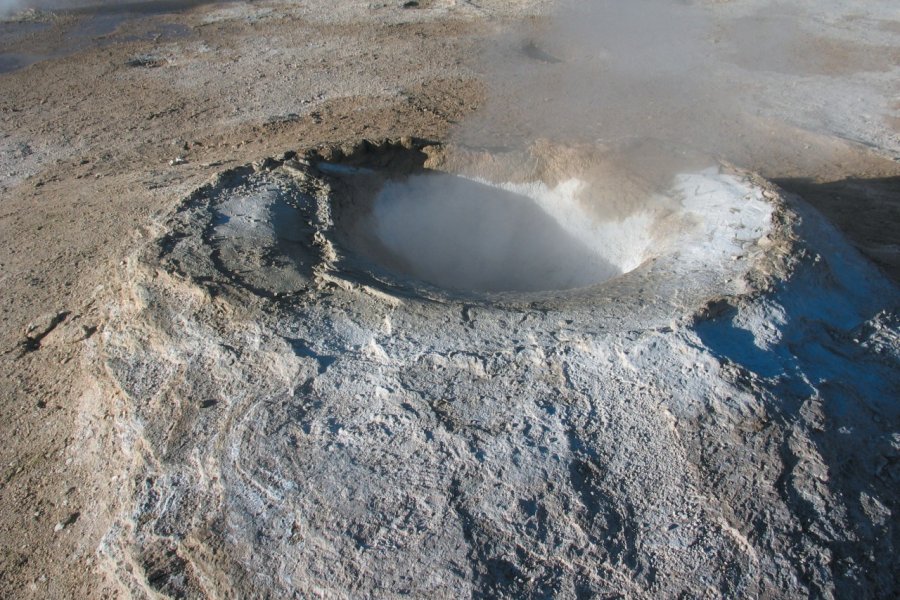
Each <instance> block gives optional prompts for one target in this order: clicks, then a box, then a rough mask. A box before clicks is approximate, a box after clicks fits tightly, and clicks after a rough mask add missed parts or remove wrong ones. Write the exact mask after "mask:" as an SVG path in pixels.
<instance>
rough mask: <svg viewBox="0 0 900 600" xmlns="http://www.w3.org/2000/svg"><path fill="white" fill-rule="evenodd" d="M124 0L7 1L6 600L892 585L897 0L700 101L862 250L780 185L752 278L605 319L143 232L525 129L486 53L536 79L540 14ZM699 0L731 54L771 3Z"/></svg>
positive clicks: (472, 8) (472, 7)
mask: <svg viewBox="0 0 900 600" xmlns="http://www.w3.org/2000/svg"><path fill="white" fill-rule="evenodd" d="M146 4H148V5H152V7H153V8H154V9H155V10H144V11H143V12H141V13H140V14H135V13H134V12H129V11H131V10H133V8H130V9H129V8H126V9H122V8H115V5H112V4H110V5H105V7H104V8H102V9H97V8H96V7H95V8H94V9H91V10H79V11H74V12H57V13H48V12H29V13H23V14H21V15H19V16H14V17H12V18H10V20H8V21H7V22H4V23H2V24H0V28H2V29H0V50H2V52H3V61H2V62H0V68H2V70H3V71H4V72H3V73H2V74H0V86H2V90H3V94H2V95H0V115H2V117H0V118H2V124H3V125H2V133H0V175H2V179H0V187H2V196H0V228H2V232H3V235H2V236H0V282H2V285H3V293H2V295H0V302H2V312H0V350H2V357H0V371H2V377H0V427H2V435H3V439H4V440H5V444H4V445H3V446H2V448H0V465H2V469H3V470H2V479H0V485H2V493H0V547H2V555H0V588H2V590H3V592H4V595H5V596H11V597H70V596H77V597H80V596H87V597H104V596H105V597H118V596H127V595H129V594H130V595H134V596H137V597H143V596H152V595H153V594H155V593H163V594H169V595H172V596H176V597H177V596H179V595H188V596H201V595H203V594H206V595H209V596H214V597H217V596H229V595H246V594H247V593H249V592H248V590H254V591H256V592H257V593H259V590H271V594H272V595H273V596H279V597H281V596H284V595H286V594H287V593H288V592H289V591H298V592H299V593H300V595H301V596H303V595H316V594H319V595H324V596H328V597H331V596H340V595H366V594H372V595H390V594H400V593H403V592H404V591H406V592H407V593H412V594H414V595H419V596H421V595H430V596H457V595H459V594H460V593H462V594H464V595H465V594H469V595H487V596H504V595H505V596H508V597H520V596H522V595H534V596H541V595H547V594H551V595H559V596H561V597H570V596H571V597H579V596H580V597H590V596H592V595H593V596H598V597H603V596H604V595H607V596H608V595H612V594H620V595H625V596H628V597H643V596H659V595H665V596H668V595H677V594H678V593H682V592H685V593H687V594H689V595H694V596H702V595H709V596H734V595H759V596H766V597H788V596H791V597H793V596H796V595H815V596H825V597H828V596H838V597H843V596H847V595H851V594H857V595H860V596H862V597H890V596H892V595H894V594H896V590H897V585H898V584H897V582H896V581H895V579H896V574H895V573H894V571H895V569H894V568H893V565H894V563H895V562H896V559H895V547H896V544H897V543H898V542H897V532H896V525H895V521H896V519H895V518H894V517H893V515H894V514H895V513H896V510H897V506H896V498H897V497H898V495H897V472H896V468H897V462H896V461H897V455H898V442H897V439H896V435H897V433H896V432H897V423H898V421H897V408H896V401H895V398H896V397H897V390H898V344H900V342H898V323H897V318H896V308H897V290H896V287H895V286H894V284H893V283H891V277H893V278H896V275H897V272H898V271H897V268H898V264H900V263H898V260H897V244H898V241H897V234H896V231H900V228H898V227H897V226H896V223H897V222H898V218H897V216H898V207H897V198H898V193H897V190H898V183H897V182H898V176H900V164H898V162H897V160H896V159H897V158H898V156H900V154H898V142H897V139H898V137H897V120H896V118H897V114H896V110H897V106H896V105H891V101H892V100H891V99H892V98H896V81H897V78H896V74H895V72H893V71H891V69H892V64H896V61H894V62H893V63H891V61H887V63H885V57H890V56H895V54H892V53H895V52H896V51H897V46H898V42H897V21H896V15H893V16H892V13H891V11H890V10H891V9H890V5H889V4H890V3H879V2H875V3H872V5H871V6H870V7H869V8H868V9H867V10H868V11H869V12H860V11H859V10H857V9H854V8H853V7H849V8H848V7H847V6H845V4H846V3H843V2H840V1H838V0H835V1H833V2H829V3H827V6H826V7H825V8H824V9H822V10H821V12H820V13H817V14H816V15H814V17H815V18H812V19H810V20H809V23H810V24H809V25H806V26H804V28H801V29H800V30H798V31H791V32H790V34H791V35H790V36H788V37H786V38H779V39H780V40H781V43H787V42H785V39H786V40H788V42H790V41H791V40H799V41H800V42H801V43H800V44H799V50H798V51H797V52H796V53H794V54H792V56H794V55H795V56H798V57H800V58H798V59H797V60H795V61H794V62H789V63H788V67H789V68H785V67H784V63H779V64H778V65H775V66H774V67H771V68H768V67H767V65H765V64H760V61H761V60H762V59H760V58H759V57H757V58H755V59H754V58H752V57H751V58H748V59H746V60H744V61H743V62H742V61H741V60H734V61H733V65H734V68H735V70H734V71H729V73H731V75H732V76H733V77H735V78H736V81H738V82H739V83H740V84H741V85H743V86H745V87H746V89H747V90H748V93H753V94H755V95H757V96H758V99H759V100H760V101H759V103H758V106H759V107H760V108H759V110H757V111H756V112H754V113H753V114H748V115H746V117H745V118H744V119H741V120H740V122H737V123H718V124H717V126H718V127H732V128H734V133H735V135H734V136H733V139H734V140H736V141H735V143H734V145H733V146H731V147H724V148H723V149H722V150H721V152H720V155H721V158H724V159H726V160H729V161H731V162H733V163H736V164H738V165H739V166H740V167H742V168H745V169H749V170H751V171H756V172H759V173H761V174H762V175H763V176H764V177H767V178H769V179H772V180H775V181H776V182H777V183H778V184H779V185H781V186H782V187H783V188H785V189H787V190H788V191H789V192H794V193H798V194H800V195H802V196H803V198H804V199H805V200H806V201H808V202H809V203H811V204H812V205H813V206H815V207H816V208H817V209H818V210H820V211H822V213H824V214H825V215H826V216H827V217H828V218H829V219H831V220H832V222H833V223H834V224H836V225H837V227H838V228H839V229H840V231H841V232H843V234H844V235H846V236H847V237H848V238H849V240H850V241H851V242H852V243H853V244H854V245H855V246H856V248H858V249H859V250H861V251H862V252H864V253H865V254H866V255H867V256H868V257H869V258H870V259H872V260H874V261H876V262H877V263H878V265H879V266H880V268H881V269H882V271H879V270H878V268H879V267H873V266H872V265H870V264H869V263H867V262H866V261H865V260H864V259H862V258H861V257H859V256H858V255H857V254H856V250H855V249H853V248H851V247H850V246H849V245H847V244H845V242H843V241H842V239H841V237H840V235H839V234H838V233H837V232H836V230H834V229H832V227H831V225H829V224H828V223H825V222H823V221H821V220H820V218H819V217H818V216H817V213H815V212H813V211H810V209H809V208H807V206H806V205H805V204H803V203H802V202H799V201H796V200H791V198H792V196H790V195H787V196H785V197H784V198H785V199H786V201H787V203H788V205H789V206H790V209H791V214H793V215H795V216H796V219H793V218H792V220H791V223H792V225H791V230H790V232H787V233H784V235H785V236H786V237H785V240H788V238H789V239H790V242H789V243H788V242H787V241H785V244H786V245H784V246H779V247H783V248H789V250H790V252H789V254H788V255H787V256H786V257H785V256H779V257H777V258H778V260H777V261H776V262H777V263H778V264H779V265H781V266H780V267H779V269H777V270H776V271H773V272H768V271H767V272H766V274H767V276H766V277H764V278H762V279H760V280H759V281H758V282H756V283H758V286H757V287H754V285H756V284H754V285H751V286H750V287H749V288H730V287H728V286H726V287H725V288H724V289H723V290H722V293H724V294H725V295H726V296H727V297H726V298H719V296H721V295H722V294H712V293H711V294H709V297H705V298H700V299H699V300H702V301H697V302H683V303H680V304H678V305H677V307H676V308H672V309H671V310H669V311H668V312H666V318H665V319H660V318H658V317H657V318H654V319H650V320H643V318H642V317H640V316H635V317H634V318H633V319H630V320H629V319H627V318H626V319H624V321H623V323H622V324H621V325H616V326H612V325H610V324H609V323H606V324H604V322H603V314H604V313H602V312H600V313H598V314H594V311H591V310H590V306H591V305H590V304H589V303H587V304H585V302H586V301H585V300H584V299H583V298H581V299H579V300H578V302H574V301H573V302H572V303H570V304H566V305H565V306H558V305H549V306H543V307H541V306H537V307H529V308H527V309H524V308H522V307H521V306H519V307H510V306H507V305H502V304H494V303H492V302H489V301H485V300H484V299H480V300H478V301H468V300H467V301H459V300H458V299H451V300H447V301H443V302H433V301H427V302H426V301H424V300H420V299H417V298H418V295H421V294H419V293H418V292H417V293H416V294H418V295H415V296H414V297H413V298H412V299H409V297H408V294H407V297H406V298H405V299H404V298H403V297H402V294H401V299H400V300H399V301H398V300H397V294H396V291H395V290H393V288H387V290H385V289H384V288H381V287H379V286H359V285H358V284H353V285H340V282H341V281H343V279H342V278H341V277H337V278H336V280H334V281H332V283H331V284H328V285H325V286H324V287H322V286H320V285H319V284H320V283H321V282H322V281H325V280H322V279H321V275H322V273H321V272H318V273H313V272H311V271H310V272H305V271H302V270H301V271H298V272H299V273H300V274H299V275H297V274H294V275H291V277H295V281H296V282H297V283H298V287H297V288H296V289H294V290H293V291H294V292H295V293H294V294H293V295H291V296H290V297H289V298H287V299H285V298H279V297H274V296H273V295H272V294H260V293H259V291H260V290H254V289H248V288H246V287H242V286H239V285H237V286H236V285H235V284H234V281H231V280H228V281H222V280H220V279H221V277H222V272H221V271H220V270H216V269H213V270H212V271H210V272H209V273H206V274H203V273H200V272H199V271H197V269H199V268H200V267H199V266H198V265H200V264H201V263H200V262H194V261H187V262H186V264H187V265H188V266H187V267H179V266H178V264H175V263H173V262H172V261H171V260H170V259H171V256H170V255H167V252H169V251H171V252H175V250H176V248H175V247H174V246H173V247H171V248H170V247H169V246H166V240H167V239H168V240H170V241H171V240H172V239H173V238H172V237H171V234H172V232H173V231H177V230H178V227H179V221H178V220H179V219H182V220H183V218H184V217H185V215H186V213H185V212H184V211H185V206H188V207H190V203H188V205H184V204H182V201H183V200H184V199H185V198H188V197H192V198H193V200H192V202H194V203H195V204H197V203H199V204H198V205H197V206H199V207H201V208H204V210H205V206H206V205H204V204H203V202H206V203H207V204H209V203H211V202H219V201H221V200H222V198H221V197H219V196H215V197H213V196H207V197H206V198H205V199H203V198H200V197H199V196H197V195H194V196H191V194H192V192H193V191H194V190H196V189H197V188H199V187H200V186H201V185H203V184H204V182H206V181H208V180H210V178H213V177H214V176H216V175H217V174H219V173H222V172H225V171H227V170H229V169H234V168H240V167H242V166H243V165H250V164H252V163H254V162H255V163H257V165H260V164H261V163H260V161H262V160H263V159H265V158H266V157H277V158H278V159H279V160H283V158H284V152H286V151H290V150H301V151H302V150H305V149H309V148H317V147H325V146H328V147H330V146H331V145H338V146H340V144H345V145H347V144H356V143H357V142H358V141H359V140H361V139H363V138H366V139H371V140H380V139H388V138H390V139H399V138H400V137H402V136H410V137H412V138H414V139H416V140H425V141H446V140H448V139H450V138H452V137H454V136H459V137H466V136H469V137H471V136H472V133H471V127H469V128H468V129H467V128H466V124H467V123H471V122H477V120H478V119H479V116H478V115H480V114H486V113H484V112H483V111H484V110H485V109H488V111H490V110H496V107H497V106H498V105H499V106H510V107H511V109H510V112H511V114H510V115H509V120H510V123H511V126H510V127H504V128H503V132H502V134H503V135H502V136H500V135H499V134H498V136H497V137H498V139H499V138H500V137H502V138H503V144H501V145H504V146H516V145H517V143H520V142H522V141H526V142H530V141H531V140H529V137H530V136H531V134H532V133H533V132H532V131H530V130H529V127H528V125H527V123H526V122H525V120H523V119H517V118H516V117H517V115H516V114H515V110H516V107H518V106H519V105H518V104H516V103H513V102H510V103H505V102H504V101H503V98H504V96H503V88H502V87H501V88H500V89H499V90H498V89H497V88H495V87H492V83H493V80H494V79H495V78H496V77H495V73H494V72H493V71H492V70H491V68H490V67H486V66H485V64H484V63H483V61H482V59H483V57H484V56H486V55H489V54H490V53H491V52H496V49H497V47H499V48H500V49H501V50H504V51H507V52H511V53H513V54H514V55H515V56H516V57H517V60H518V57H519V56H520V55H521V56H522V57H524V58H521V60H523V61H529V60H533V61H536V63H539V64H542V65H543V64H548V61H549V59H548V58H547V57H545V56H544V55H542V54H540V53H536V52H535V51H534V50H533V48H534V46H533V45H529V40H532V39H538V40H539V39H540V32H541V31H542V28H544V27H546V26H547V25H546V24H547V23H548V22H549V15H550V14H551V12H552V10H553V9H554V5H553V3H550V2H537V1H525V0H523V1H521V2H480V3H473V2H462V1H459V2H455V1H450V0H448V1H437V0H435V1H420V2H418V3H415V4H413V3H405V4H409V6H404V3H401V2H387V3H370V2H341V3H331V2H305V3H294V2H285V1H262V2H253V3H246V2H232V3H221V4H216V3H191V6H189V7H188V8H187V9H186V10H183V11H181V12H177V13H176V12H172V9H173V5H172V4H167V3H146ZM697 4H699V5H701V7H702V9H703V10H708V11H711V12H712V14H714V15H715V16H716V18H717V19H719V20H720V22H721V23H723V24H724V25H723V28H724V31H725V33H726V34H728V33H731V34H734V32H735V31H738V32H740V33H741V35H736V34H735V39H738V40H739V41H738V43H737V45H738V46H739V47H740V48H748V47H753V44H752V43H751V42H752V41H753V40H754V39H757V38H754V36H753V35H751V34H752V33H753V32H754V31H757V32H758V31H771V28H772V27H774V26H773V25H772V23H773V22H779V21H778V19H775V18H774V17H772V18H769V17H766V14H768V13H759V12H754V11H758V10H760V7H762V6H763V3H761V2H749V1H748V2H730V3H717V2H711V3H708V5H706V4H704V3H697ZM882 4H884V5H883V6H882ZM854 11H856V12H854ZM761 15H762V16H761ZM775 16H777V17H778V18H782V19H783V18H787V17H793V16H794V15H775ZM766 27H769V29H768V30H767V29H766ZM776 30H777V31H781V29H780V28H778V27H776ZM748 32H749V33H748ZM742 36H743V37H742ZM745 38H747V39H745ZM788 45H791V44H788ZM791 47H792V48H793V46H791ZM741 56H744V55H741ZM810 57H813V58H810ZM550 58H553V57H550ZM563 58H564V59H566V58H567V57H566V56H563ZM763 58H764V57H763ZM797 81H802V82H804V85H805V87H804V86H797V85H794V83H795V82H797ZM835 81H837V82H840V84H841V85H840V86H838V87H834V86H832V85H831V84H832V83H833V82H835ZM801 88H802V89H805V90H807V91H808V90H813V91H816V90H818V91H819V96H818V104H817V105H816V106H815V107H813V108H810V105H809V104H804V103H802V102H800V101H799V100H805V99H807V97H805V96H803V95H802V94H801V92H800V91H798V90H800V89H801ZM507 89H509V88H507ZM829 94H830V95H829ZM893 101H895V100H893ZM522 110H523V113H524V112H525V109H524V108H523V109H522ZM472 119H475V121H472ZM497 122H498V121H497V120H493V121H490V123H497ZM460 126H462V127H463V129H464V130H465V131H464V132H463V133H464V134H463V133H455V132H459V131H460V130H459V129H458V128H459V127H460ZM488 130H489V129H488V128H485V131H488ZM562 133H564V134H565V136H566V138H567V141H572V142H575V141H587V142H591V143H595V142H596V137H597V135H596V133H597V132H596V131H591V128H590V127H588V126H584V127H581V128H579V129H578V130H577V131H571V130H570V131H564V132H562ZM737 140H740V141H737ZM668 141H669V142H671V140H668ZM276 163H277V161H275V162H273V163H271V164H268V165H266V164H262V165H261V166H260V168H259V171H260V173H265V172H267V169H268V170H271V169H276V168H283V167H280V166H278V165H277V164H276ZM217 181H218V185H219V187H221V186H222V184H223V182H225V183H227V181H226V180H223V179H222V178H221V177H220V178H219V179H218V180H217ZM241 185H244V182H242V183H241ZM761 185H762V184H761ZM226 187H227V186H226ZM208 189H219V188H217V187H214V188H208ZM778 194H780V192H779V193H778ZM778 197H781V196H780V195H779V196H778ZM195 208H196V207H195ZM179 211H180V212H179ZM198 218H199V217H198ZM166 236H169V237H168V238H167V237H166ZM185 239H188V240H189V239H190V237H189V236H188V237H186V238H185ZM209 241H210V240H207V241H206V242H209ZM206 242H204V243H206ZM203 247H204V246H203V244H201V246H200V248H201V250H202V248H203ZM209 247H211V246H209ZM199 254H203V252H202V251H201V252H200V253H199ZM769 256H770V258H772V257H771V255H769ZM198 260H199V259H198ZM773 260H774V258H773ZM184 262H185V261H183V260H182V263H184ZM714 266H715V265H714ZM192 269H193V270H192ZM754 269H756V267H754V268H752V269H749V270H748V271H747V273H755V272H757V270H754ZM714 270H716V272H719V271H718V270H717V269H714ZM204 277H206V279H205V280H204V279H203V278H204ZM317 277H318V278H319V279H317ZM326 279H327V278H326ZM345 279H346V278H345ZM751 279H753V278H752V277H751ZM310 282H318V283H316V284H315V285H313V284H312V283H310ZM751 283H753V282H752V281H751ZM301 290H303V292H302V293H301ZM281 291H283V290H281ZM751 291H755V293H749V292H751ZM713 296H716V301H714V302H712V303H710V302H708V301H707V300H710V299H713V298H712V297H713ZM629 298H631V297H629ZM676 299H677V298H676ZM695 300H697V299H696V298H695ZM624 302H630V300H628V299H627V298H626V300H624ZM607 304H610V305H615V306H619V307H621V306H622V303H621V302H620V303H619V304H616V303H615V302H613V303H610V302H607ZM651 304H652V303H651Z"/></svg>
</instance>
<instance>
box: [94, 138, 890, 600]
mask: <svg viewBox="0 0 900 600" xmlns="http://www.w3.org/2000/svg"><path fill="white" fill-rule="evenodd" d="M126 278H127V281H126V282H125V284H126V285H125V288H126V290H128V293H127V295H126V296H125V297H123V300H122V304H121V307H120V309H119V310H120V313H119V314H118V315H116V316H115V318H114V319H113V321H112V323H111V324H110V325H109V326H108V327H107V328H106V329H105V331H104V333H103V336H104V337H103V341H102V344H101V345H100V348H99V351H100V352H101V353H102V356H103V363H104V365H105V368H106V376H108V378H109V379H110V380H111V381H112V382H114V384H115V385H116V386H117V389H119V390H121V393H120V396H121V398H120V400H119V402H120V406H119V407H118V411H117V416H116V419H117V423H118V426H119V429H120V431H121V435H122V439H123V440H124V443H125V445H126V447H127V449H128V452H129V456H130V458H131V460H132V466H131V477H130V478H128V480H127V484H126V485H125V487H124V489H123V492H124V494H125V498H126V500H125V501H123V503H122V506H121V511H120V514H119V515H118V517H117V519H116V525H115V526H114V527H113V529H112V530H111V531H110V532H109V533H108V535H107V536H106V538H105V540H104V542H103V545H102V554H103V556H104V558H105V559H106V563H107V565H108V568H109V570H110V572H111V573H112V574H113V575H114V576H115V577H116V578H117V579H118V580H119V581H121V582H122V584H123V585H124V586H126V587H127V588H129V589H131V590H132V591H133V592H135V593H136V594H138V595H140V594H149V593H152V592H159V593H163V594H168V595H171V596H174V597H230V596H232V595H237V596H241V595H247V594H250V592H249V590H256V592H259V591H260V590H266V593H267V594H269V595H270V596H271V597H273V598H276V597H277V598H282V597H324V598H335V597H397V596H412V597H419V598H463V597H489V598H549V597H553V598H592V597H600V598H607V597H628V598H636V597H645V596H647V594H650V597H660V598H666V597H676V596H678V595H680V594H683V595H686V596H688V597H706V596H722V597H732V598H733V597H761V596H762V597H792V596H804V597H805V596H807V595H813V596H821V597H832V596H841V595H842V594H843V593H845V592H846V591H847V590H851V589H852V590H860V589H862V590H867V591H868V593H869V594H870V595H873V596H877V595H879V594H880V593H881V592H884V590H888V589H893V588H892V587H891V586H893V585H894V584H893V581H894V578H896V573H894V572H892V571H893V569H892V565H891V564H890V562H891V561H885V560H883V559H881V560H880V559H878V557H879V556H890V555H891V553H892V552H893V548H894V546H895V545H896V543H897V538H896V536H897V533H896V531H895V529H896V528H895V527H894V526H893V525H892V522H894V521H893V517H891V514H892V513H891V509H890V507H889V506H886V505H885V504H883V502H884V501H885V499H890V498H896V497H897V496H896V491H897V481H898V477H897V476H898V471H897V462H896V461H897V456H898V451H900V443H898V440H897V436H896V434H895V433H892V432H891V430H890V428H889V427H888V426H887V425H884V423H891V422H896V420H897V407H896V402H894V401H892V399H895V398H896V393H897V389H898V387H897V386H898V365H900V358H898V348H900V344H898V340H897V335H896V332H897V331H898V328H897V325H896V317H895V316H894V315H892V314H889V313H885V312H879V311H878V310H877V309H876V308H875V307H878V306H883V305H884V301H885V299H891V298H893V299H896V297H897V291H896V288H895V287H893V286H892V285H891V284H890V283H889V282H888V281H886V280H885V279H884V278H883V277H882V276H881V275H880V274H879V273H877V271H875V269H874V267H871V266H870V265H869V264H868V263H866V262H865V261H864V260H862V259H861V258H860V257H859V256H858V255H857V254H856V251H855V250H853V249H852V248H851V247H850V246H849V245H847V244H846V243H845V242H844V241H843V240H842V238H841V237H840V236H838V235H835V234H834V232H833V231H832V230H831V229H830V225H828V224H827V223H825V222H824V221H823V220H822V219H821V218H820V217H819V216H818V215H817V214H816V213H814V212H813V211H811V210H810V209H808V208H807V207H806V205H805V204H803V202H802V201H800V200H799V199H797V198H793V197H788V196H786V195H785V194H783V193H782V192H781V191H779V190H778V189H777V188H776V187H774V186H773V185H771V184H770V183H768V182H766V181H764V180H762V179H761V178H759V177H757V176H755V175H753V174H751V173H747V172H744V171H742V170H740V169H738V168H735V167H731V166H728V165H723V164H718V163H716V162H715V161H714V160H712V159H708V158H706V157H700V156H693V155H688V154H687V153H682V152H678V151H673V150H671V149H662V148H657V147H652V146H650V145H648V144H643V145H636V146H634V147H629V148H615V149H610V148H606V147H601V146H583V145H570V146H569V145H561V144H556V143H550V142H539V143H536V144H535V145H534V146H532V147H531V148H529V149H527V150H525V151H516V152H513V151H487V150H479V149H471V148H462V147H455V146H443V145H440V144H433V143H429V142H425V141H421V140H413V139H408V138H404V139H402V140H387V141H378V142H373V141H361V142H359V143H356V144H349V145H345V146H341V147H322V148H314V149H311V150H308V151H305V152H300V153H293V152H291V153H287V154H285V155H283V156H280V157H278V158H270V159H266V160H261V161H259V162H257V163H254V164H252V165H247V166H245V167H240V168H236V169H232V170H229V171H225V172H223V173H221V174H220V175H218V176H217V177H216V178H215V179H214V180H213V181H211V182H209V183H208V184H207V185H205V186H203V187H201V188H200V189H198V190H196V191H195V192H194V193H192V194H191V195H190V196H189V197H188V198H186V199H185V200H184V202H183V203H182V204H181V206H180V207H179V208H178V210H177V211H176V212H175V213H174V214H173V215H171V216H170V217H169V218H168V220H167V221H166V222H165V223H164V224H162V225H161V227H160V231H159V232H158V235H157V236H156V238H155V239H154V240H153V241H151V242H150V243H148V244H147V245H146V246H145V248H144V249H143V250H142V251H141V252H140V254H139V255H137V256H135V257H133V258H132V259H131V260H130V261H129V263H128V266H127V274H126ZM811 290H815V293H812V292H811ZM773 315H774V316H773ZM834 419H837V420H839V421H840V423H841V426H840V427H839V428H838V427H831V426H828V427H826V426H824V425H823V423H825V422H829V423H830V422H833V420H834ZM879 498H880V499H881V500H879ZM295 594H298V595H297V596H293V595H295ZM250 595H255V594H250ZM863 595H865V594H863Z"/></svg>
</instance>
